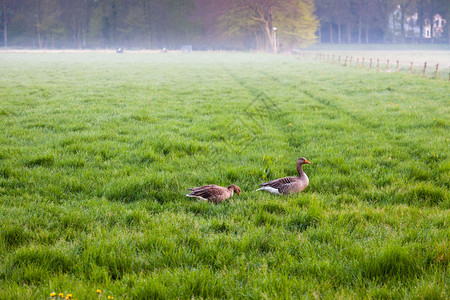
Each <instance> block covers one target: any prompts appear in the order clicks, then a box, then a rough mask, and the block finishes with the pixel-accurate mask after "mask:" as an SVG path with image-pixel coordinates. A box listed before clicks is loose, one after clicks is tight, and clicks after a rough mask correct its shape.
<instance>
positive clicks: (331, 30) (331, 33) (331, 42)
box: [330, 22, 334, 44]
mask: <svg viewBox="0 0 450 300" xmlns="http://www.w3.org/2000/svg"><path fill="white" fill-rule="evenodd" d="M333 42H334V41H333V23H331V22H330V44H333Z"/></svg>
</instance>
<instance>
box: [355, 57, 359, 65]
mask: <svg viewBox="0 0 450 300" xmlns="http://www.w3.org/2000/svg"><path fill="white" fill-rule="evenodd" d="M358 66H359V57H357V58H356V67H358Z"/></svg>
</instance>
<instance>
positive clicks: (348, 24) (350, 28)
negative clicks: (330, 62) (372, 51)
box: [347, 22, 352, 44]
mask: <svg viewBox="0 0 450 300" xmlns="http://www.w3.org/2000/svg"><path fill="white" fill-rule="evenodd" d="M347 43H349V44H351V43H352V25H351V24H350V22H348V23H347Z"/></svg>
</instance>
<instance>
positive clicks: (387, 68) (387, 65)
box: [386, 59, 389, 72]
mask: <svg viewBox="0 0 450 300" xmlns="http://www.w3.org/2000/svg"><path fill="white" fill-rule="evenodd" d="M386 72H389V59H388V60H387V64H386Z"/></svg>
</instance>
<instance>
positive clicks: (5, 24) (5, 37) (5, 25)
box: [2, 0, 8, 48]
mask: <svg viewBox="0 0 450 300" xmlns="http://www.w3.org/2000/svg"><path fill="white" fill-rule="evenodd" d="M6 9H7V8H6V0H3V3H2V11H3V46H4V47H5V48H6V47H8V21H7V19H6V18H7V13H6Z"/></svg>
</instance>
